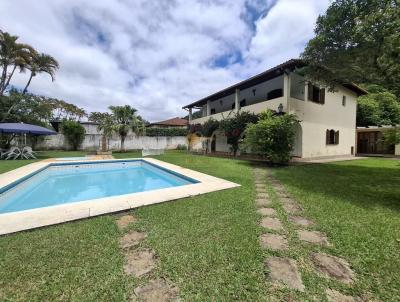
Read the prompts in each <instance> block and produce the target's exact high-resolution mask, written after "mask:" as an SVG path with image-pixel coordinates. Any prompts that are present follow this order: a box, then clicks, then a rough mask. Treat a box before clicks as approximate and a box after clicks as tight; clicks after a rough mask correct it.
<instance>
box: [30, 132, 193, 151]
mask: <svg viewBox="0 0 400 302" xmlns="http://www.w3.org/2000/svg"><path fill="white" fill-rule="evenodd" d="M101 140H102V135H101V134H86V135H85V139H84V140H83V143H82V144H81V146H80V148H79V150H85V151H96V150H100V145H101ZM178 145H184V146H186V147H187V146H188V141H187V138H186V136H136V135H134V134H131V135H128V136H127V137H126V139H125V149H126V150H133V149H176V148H177V147H178ZM120 147H121V140H120V138H119V137H118V136H113V137H112V138H110V139H109V140H108V148H109V150H120ZM59 149H64V150H70V149H71V146H69V144H68V143H67V142H66V140H65V138H64V135H63V134H57V135H51V136H46V137H44V138H43V139H42V140H41V141H39V142H38V143H37V144H36V145H35V150H59Z"/></svg>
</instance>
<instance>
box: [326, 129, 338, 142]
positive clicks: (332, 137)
mask: <svg viewBox="0 0 400 302" xmlns="http://www.w3.org/2000/svg"><path fill="white" fill-rule="evenodd" d="M326 144H327V145H339V131H335V130H333V129H330V130H329V129H326Z"/></svg>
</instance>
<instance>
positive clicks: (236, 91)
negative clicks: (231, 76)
mask: <svg viewBox="0 0 400 302" xmlns="http://www.w3.org/2000/svg"><path fill="white" fill-rule="evenodd" d="M239 97H240V90H239V89H236V90H235V111H239V110H240V107H239V106H240V102H239Z"/></svg>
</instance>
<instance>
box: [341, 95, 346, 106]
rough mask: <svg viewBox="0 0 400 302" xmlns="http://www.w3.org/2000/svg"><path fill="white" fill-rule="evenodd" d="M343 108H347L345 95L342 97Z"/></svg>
mask: <svg viewBox="0 0 400 302" xmlns="http://www.w3.org/2000/svg"><path fill="white" fill-rule="evenodd" d="M342 106H343V107H344V106H346V96H345V95H344V96H343V97H342Z"/></svg>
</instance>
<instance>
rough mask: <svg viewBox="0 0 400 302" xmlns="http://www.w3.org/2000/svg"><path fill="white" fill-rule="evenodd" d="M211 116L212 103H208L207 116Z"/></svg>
mask: <svg viewBox="0 0 400 302" xmlns="http://www.w3.org/2000/svg"><path fill="white" fill-rule="evenodd" d="M210 115H211V102H210V101H207V116H210Z"/></svg>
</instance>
